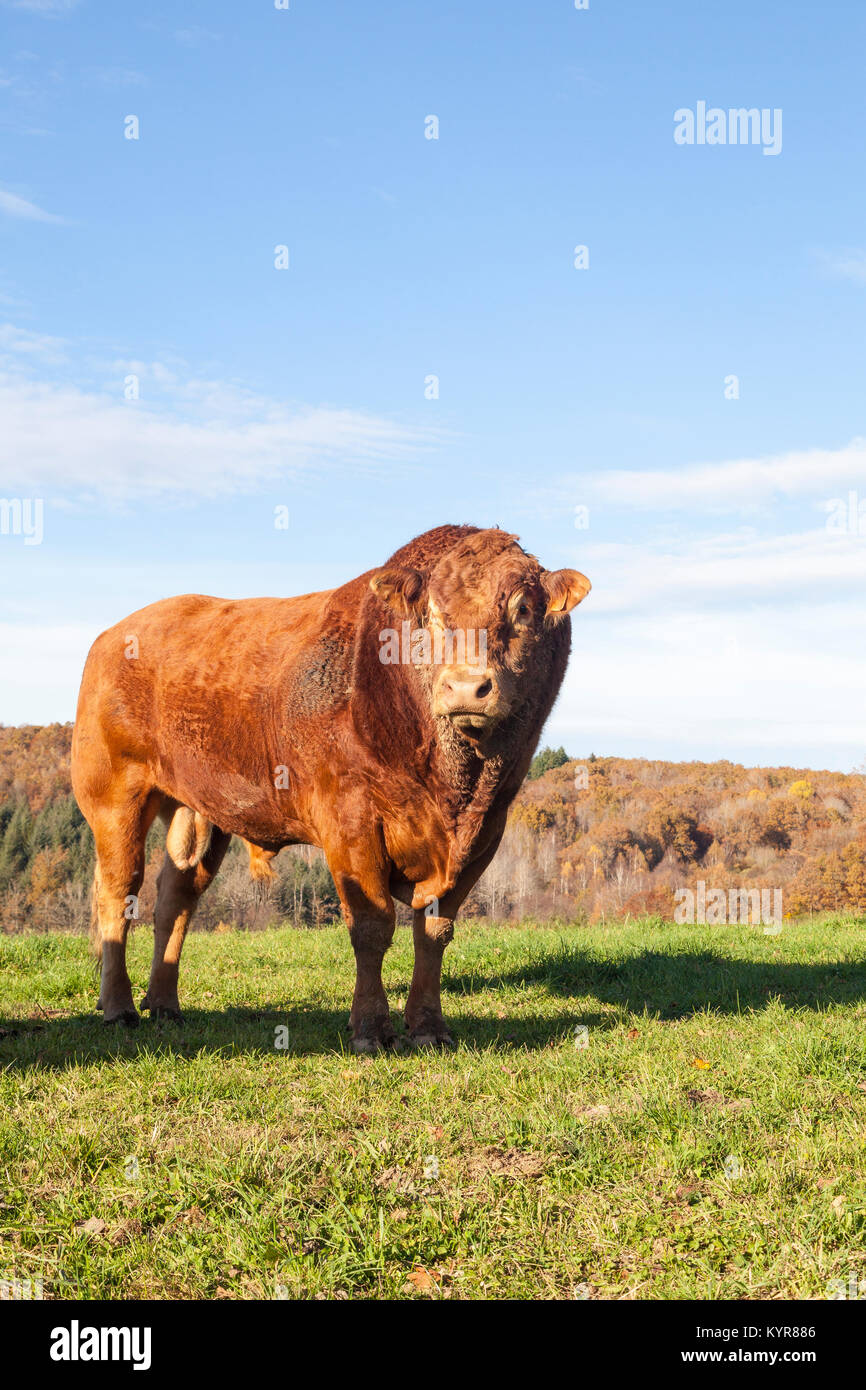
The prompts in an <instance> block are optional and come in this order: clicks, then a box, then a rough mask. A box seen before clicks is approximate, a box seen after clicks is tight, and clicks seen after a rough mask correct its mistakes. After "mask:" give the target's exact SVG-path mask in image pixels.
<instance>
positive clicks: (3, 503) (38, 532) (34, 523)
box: [0, 497, 44, 545]
mask: <svg viewBox="0 0 866 1390" xmlns="http://www.w3.org/2000/svg"><path fill="white" fill-rule="evenodd" d="M42 515H43V501H42V498H41V497H0V536H23V537H24V544H25V545H41V544H42V537H43V535H44V530H43V525H42Z"/></svg>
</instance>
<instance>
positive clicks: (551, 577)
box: [541, 570, 592, 619]
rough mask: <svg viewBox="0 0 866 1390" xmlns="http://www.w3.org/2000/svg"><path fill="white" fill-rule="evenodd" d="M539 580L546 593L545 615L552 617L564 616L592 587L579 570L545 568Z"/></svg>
mask: <svg viewBox="0 0 866 1390" xmlns="http://www.w3.org/2000/svg"><path fill="white" fill-rule="evenodd" d="M541 582H542V584H543V586H544V591H545V593H546V594H547V613H546V617H548V618H554V619H555V618H564V617H565V615H566V613H570V612H571V610H572V608H576V607H577V605H578V604H579V603H580V601H581V599H585V598H586V596H587V594H588V593H589V591H590V589H591V588H592V585H591V584H590V582H589V580H588V579H587V577H586V575H585V574H581V572H580V570H545V571H544V573H543V575H542V576H541Z"/></svg>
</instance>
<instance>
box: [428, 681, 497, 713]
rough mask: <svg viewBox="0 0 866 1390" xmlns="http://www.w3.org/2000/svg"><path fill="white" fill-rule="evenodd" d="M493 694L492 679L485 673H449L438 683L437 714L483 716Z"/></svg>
mask: <svg viewBox="0 0 866 1390" xmlns="http://www.w3.org/2000/svg"><path fill="white" fill-rule="evenodd" d="M493 694H494V685H493V679H492V677H491V676H490V675H489V674H488V673H487V672H485V671H483V672H478V671H472V672H465V673H464V672H459V673H458V672H449V673H448V674H447V675H443V677H442V679H441V681H440V682H439V691H438V695H439V699H438V702H437V703H438V705H439V712H440V713H441V714H483V713H484V711H485V708H486V706H487V705H488V704H489V703H490V701H491V699H492V697H493Z"/></svg>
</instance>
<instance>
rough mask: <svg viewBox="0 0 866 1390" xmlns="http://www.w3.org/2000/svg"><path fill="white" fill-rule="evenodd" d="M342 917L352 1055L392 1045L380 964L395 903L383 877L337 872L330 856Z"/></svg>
mask: <svg viewBox="0 0 866 1390" xmlns="http://www.w3.org/2000/svg"><path fill="white" fill-rule="evenodd" d="M329 863H330V864H331V873H332V875H333V878H334V882H335V884H336V885H337V892H338V893H339V895H340V902H341V903H342V906H343V915H344V916H345V919H346V924H347V926H348V928H349V937H350V939H351V942H352V949H353V950H354V952H355V967H356V975H355V995H354V998H353V1000H352V1012H351V1014H350V1016H349V1025H350V1028H351V1033H352V1048H353V1050H354V1051H355V1052H378V1051H379V1049H380V1048H382V1047H393V1045H394V1029H393V1027H392V1024H391V1014H390V1010H389V1008H388V999H387V996H386V994H385V988H384V986H383V984H382V961H383V960H384V958H385V952H386V951H387V949H388V947H389V946H390V945H391V940H392V938H393V936H394V922H395V912H394V901H393V899H392V897H391V894H390V892H389V891H388V887H387V880H386V879H385V878H384V877H383V873H380V872H377V867H378V866H376V867H374V866H372V865H365V867H364V869H363V870H362V871H361V872H357V871H356V872H352V871H351V870H349V869H348V868H346V869H342V870H341V868H340V866H339V864H338V863H337V862H335V861H334V859H333V858H332V857H331V856H329Z"/></svg>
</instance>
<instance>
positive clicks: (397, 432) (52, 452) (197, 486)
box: [0, 340, 435, 501]
mask: <svg viewBox="0 0 866 1390" xmlns="http://www.w3.org/2000/svg"><path fill="white" fill-rule="evenodd" d="M49 341H50V340H49ZM125 365H131V364H125ZM145 370H146V371H151V372H152V368H146V369H145ZM165 375H166V376H167V378H168V385H169V389H170V395H168V394H166V393H165V392H164V395H163V399H162V400H161V401H160V403H158V404H151V403H149V402H144V401H125V400H124V399H123V396H122V385H121V381H122V378H119V379H118V386H117V394H116V395H109V394H108V393H107V392H105V391H102V392H98V391H87V390H83V389H81V388H79V387H77V386H71V385H59V384H54V383H50V384H49V383H45V382H35V381H32V380H27V379H24V378H23V377H21V376H12V375H11V374H9V373H8V372H7V373H6V375H5V376H4V375H2V374H0V418H2V420H3V431H2V436H0V487H2V488H3V489H4V490H5V491H6V492H7V494H8V493H12V492H16V491H25V492H26V493H27V494H33V493H35V492H37V491H38V490H40V489H41V490H43V491H44V492H45V493H46V494H48V495H50V494H51V493H60V494H67V495H73V496H82V495H84V496H93V495H101V496H103V497H107V498H111V499H114V500H118V501H120V500H125V499H130V498H135V497H139V498H141V497H147V496H150V497H155V496H160V495H162V496H174V497H176V498H178V499H183V498H188V497H192V496H197V495H205V496H208V497H211V498H212V497H216V496H220V495H223V496H225V495H229V494H231V493H235V492H241V491H252V490H255V489H256V488H258V487H261V486H263V485H265V484H266V483H267V482H269V481H270V480H273V479H276V478H284V477H287V476H289V477H291V476H295V475H298V474H299V473H302V472H303V471H304V470H306V469H308V468H311V467H314V466H315V467H316V468H321V467H323V466H332V467H335V468H336V467H342V466H346V465H349V464H351V465H352V466H353V468H354V469H355V471H358V470H359V469H371V468H376V467H381V466H385V465H388V464H389V463H391V462H394V461H399V462H401V463H402V464H406V463H410V462H412V461H413V460H417V458H418V456H419V451H420V450H421V449H423V448H424V447H425V446H429V445H430V444H431V443H432V442H433V441H434V438H435V436H434V435H433V434H432V433H430V432H422V431H421V430H414V429H411V428H409V427H406V426H402V425H400V424H396V423H394V422H393V421H391V420H387V419H384V418H381V417H377V416H373V415H367V414H364V413H363V412H361V411H356V410H341V409H337V408H333V407H329V406H319V407H310V406H302V407H298V408H297V409H294V410H290V409H288V408H287V407H285V406H284V405H282V404H281V403H279V402H274V401H269V400H266V399H263V398H261V397H257V396H255V395H253V394H252V393H249V392H245V391H243V389H242V388H240V387H238V386H237V385H236V384H232V383H229V384H224V385H220V383H217V382H197V381H177V380H175V377H174V374H172V373H170V372H169V373H166V374H165ZM163 385H165V383H163Z"/></svg>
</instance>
